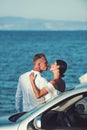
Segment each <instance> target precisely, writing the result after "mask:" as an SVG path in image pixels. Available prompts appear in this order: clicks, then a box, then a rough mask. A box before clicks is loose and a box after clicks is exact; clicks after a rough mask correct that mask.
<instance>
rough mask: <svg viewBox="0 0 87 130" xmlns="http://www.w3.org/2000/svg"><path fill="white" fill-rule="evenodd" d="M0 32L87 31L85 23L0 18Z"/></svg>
mask: <svg viewBox="0 0 87 130" xmlns="http://www.w3.org/2000/svg"><path fill="white" fill-rule="evenodd" d="M0 30H87V22H79V21H57V20H43V19H27V18H22V17H0Z"/></svg>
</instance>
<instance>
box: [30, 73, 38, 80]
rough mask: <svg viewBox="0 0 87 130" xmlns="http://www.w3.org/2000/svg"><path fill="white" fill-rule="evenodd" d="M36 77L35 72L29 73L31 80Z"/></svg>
mask: <svg viewBox="0 0 87 130" xmlns="http://www.w3.org/2000/svg"><path fill="white" fill-rule="evenodd" d="M36 77H37V75H34V73H33V72H32V73H31V74H30V75H29V79H30V81H31V82H32V81H35V79H36Z"/></svg>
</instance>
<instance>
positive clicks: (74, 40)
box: [0, 31, 87, 115]
mask: <svg viewBox="0 0 87 130" xmlns="http://www.w3.org/2000/svg"><path fill="white" fill-rule="evenodd" d="M36 53H44V54H45V55H46V57H47V59H48V62H49V63H50V64H52V63H53V62H54V61H55V60H56V59H62V60H65V61H66V62H67V64H68V69H67V71H66V73H65V77H64V80H65V82H66V87H67V88H72V87H74V86H75V85H77V84H79V80H78V78H79V77H80V76H81V75H83V74H84V73H86V72H87V31H0V115H6V114H8V113H14V112H16V110H15V93H16V88H17V83H18V78H19V76H20V75H21V74H22V73H24V72H26V71H29V70H31V69H32V68H33V62H32V59H33V56H34V55H35V54H36ZM44 75H45V77H46V78H47V79H48V80H50V79H52V74H51V72H50V71H49V70H48V71H47V72H44Z"/></svg>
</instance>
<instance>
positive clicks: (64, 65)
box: [56, 60, 67, 77]
mask: <svg viewBox="0 0 87 130" xmlns="http://www.w3.org/2000/svg"><path fill="white" fill-rule="evenodd" d="M56 63H57V65H59V66H60V67H59V72H60V75H61V77H64V73H65V71H66V70H67V63H66V62H65V61H63V60H56Z"/></svg>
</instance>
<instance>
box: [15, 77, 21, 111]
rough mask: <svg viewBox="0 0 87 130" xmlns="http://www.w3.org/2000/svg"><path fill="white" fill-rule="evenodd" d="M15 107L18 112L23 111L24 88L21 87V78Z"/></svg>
mask: <svg viewBox="0 0 87 130" xmlns="http://www.w3.org/2000/svg"><path fill="white" fill-rule="evenodd" d="M15 108H16V110H17V112H21V111H22V89H21V81H20V78H19V81H18V86H17V91H16V95H15Z"/></svg>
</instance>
